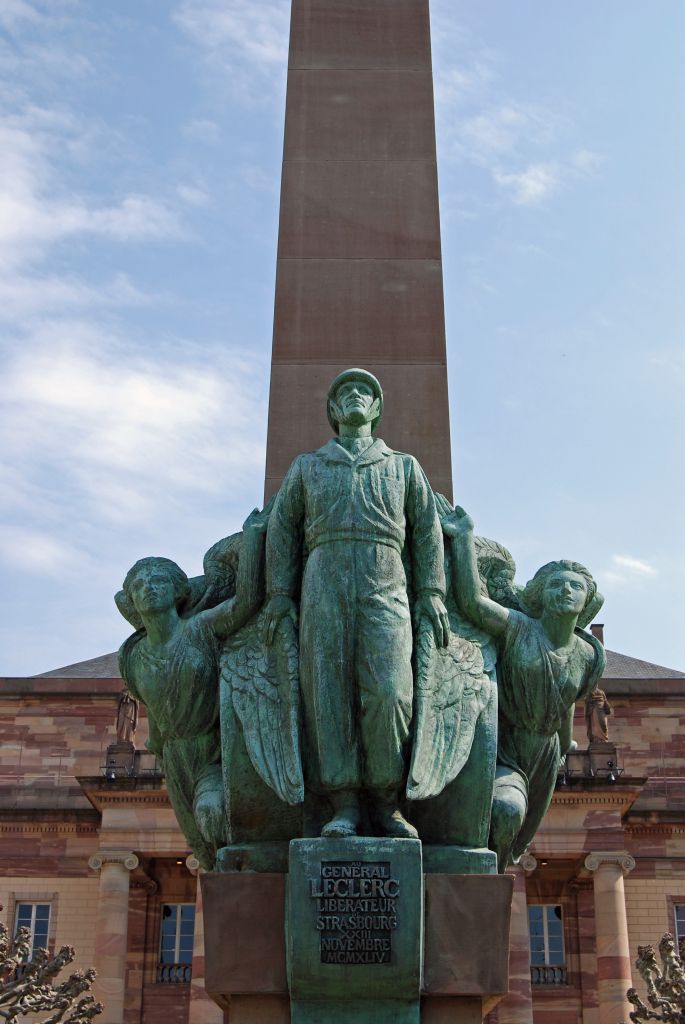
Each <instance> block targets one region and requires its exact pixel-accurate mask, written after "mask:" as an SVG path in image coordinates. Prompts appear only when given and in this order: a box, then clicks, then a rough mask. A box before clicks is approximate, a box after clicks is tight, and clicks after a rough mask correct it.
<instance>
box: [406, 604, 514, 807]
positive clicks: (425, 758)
mask: <svg viewBox="0 0 685 1024" xmlns="http://www.w3.org/2000/svg"><path fill="white" fill-rule="evenodd" d="M450 627H451V629H450V642H449V645H448V646H447V647H446V648H438V647H437V645H436V643H435V636H434V634H433V630H432V628H431V627H430V626H428V625H427V624H422V625H421V627H420V628H419V631H418V635H417V638H416V649H415V661H416V688H415V693H416V707H415V715H416V717H415V723H416V724H415V734H414V746H413V750H412V759H411V766H410V769H409V778H408V781H407V797H408V798H409V799H410V800H427V799H428V798H429V797H432V796H438V794H439V793H441V792H442V791H443V789H444V788H445V786H447V785H449V783H450V782H452V781H453V780H454V779H455V778H456V777H457V775H458V774H459V772H460V771H461V770H462V768H463V767H464V765H465V764H466V761H467V760H468V757H469V754H470V752H471V746H472V744H473V736H474V732H475V729H476V723H477V721H478V718H479V716H480V714H481V712H482V711H483V710H484V708H485V707H486V706H487V704H488V702H489V700H490V698H491V692H492V691H491V687H492V683H491V680H490V677H489V675H488V673H487V671H486V667H485V662H484V659H483V653H484V652H483V651H482V650H481V647H480V645H479V643H478V642H477V641H476V640H475V639H466V637H464V636H460V635H458V624H457V623H456V622H455V621H454V617H453V615H450ZM485 653H486V657H487V658H488V661H491V660H492V659H491V658H490V656H489V655H490V652H489V651H488V650H486V652H485ZM493 669H494V664H493Z"/></svg>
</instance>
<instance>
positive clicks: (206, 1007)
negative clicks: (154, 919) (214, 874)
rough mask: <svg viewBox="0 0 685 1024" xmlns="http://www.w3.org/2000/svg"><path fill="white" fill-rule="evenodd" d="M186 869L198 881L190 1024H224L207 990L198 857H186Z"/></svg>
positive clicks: (200, 869) (221, 1013)
mask: <svg viewBox="0 0 685 1024" xmlns="http://www.w3.org/2000/svg"><path fill="white" fill-rule="evenodd" d="M186 867H187V868H188V871H190V873H191V875H194V876H195V878H196V879H197V888H196V890H195V932H194V935H193V971H192V977H191V981H190V1013H189V1014H188V1024H222V1022H223V1019H224V1012H223V1010H222V1009H221V1008H220V1007H219V1006H217V1004H216V1003H215V1002H214V1000H213V999H210V997H209V996H208V995H207V992H206V990H205V928H204V918H203V915H202V886H201V885H200V874H201V873H202V871H203V868H201V867H200V862H199V860H198V859H197V857H193V855H192V854H191V855H190V856H189V857H186Z"/></svg>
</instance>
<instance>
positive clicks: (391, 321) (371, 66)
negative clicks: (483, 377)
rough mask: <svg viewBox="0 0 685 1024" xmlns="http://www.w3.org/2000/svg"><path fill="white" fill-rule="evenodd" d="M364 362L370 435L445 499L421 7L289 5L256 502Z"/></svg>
mask: <svg viewBox="0 0 685 1024" xmlns="http://www.w3.org/2000/svg"><path fill="white" fill-rule="evenodd" d="M348 366H363V367H365V368H366V369H368V370H371V372H372V373H374V374H375V375H376V376H377V377H378V378H379V379H380V381H381V382H382V385H383V388H384V391H385V413H384V417H383V423H382V429H381V430H380V431H379V433H380V436H382V437H383V439H384V440H385V441H386V442H387V443H388V444H389V445H390V446H391V447H392V448H394V449H396V450H399V451H406V452H411V453H412V454H413V455H415V456H416V457H417V458H418V460H419V462H420V463H421V465H422V466H423V468H424V469H425V471H426V473H427V475H428V477H429V479H430V482H431V484H432V486H433V488H434V490H438V491H441V492H443V493H445V494H447V495H448V496H451V491H452V477H451V460H450V430H449V409H448V398H447V366H446V354H445V325H444V310H443V284H442V262H441V249H440V218H439V209H438V180H437V167H436V153H435V117H434V107H433V75H432V65H431V48H430V25H429V13H428V0H293V3H292V20H291V30H290V55H289V64H288V92H287V103H286V121H285V143H284V156H283V175H282V185H281V210H280V229H279V239H278V267H277V277H276V303H275V317H274V337H273V352H272V366H271V394H270V402H269V428H268V441H267V459H266V486H265V493H266V497H269V496H270V495H271V494H273V493H274V492H275V491H276V489H277V488H278V486H279V484H280V482H281V480H282V478H283V475H284V474H285V472H286V470H287V468H288V466H289V465H290V462H291V461H292V459H293V458H294V457H295V456H296V455H298V454H299V453H300V452H303V451H311V450H313V449H315V448H318V447H319V446H320V445H321V444H323V443H324V442H325V441H326V440H327V439H328V438H329V437H330V428H329V426H328V423H327V421H326V417H325V408H326V402H325V396H326V392H327V389H328V385H329V384H330V382H331V380H332V379H333V378H334V377H335V375H336V374H337V373H338V372H339V371H340V370H342V369H345V368H346V367H348Z"/></svg>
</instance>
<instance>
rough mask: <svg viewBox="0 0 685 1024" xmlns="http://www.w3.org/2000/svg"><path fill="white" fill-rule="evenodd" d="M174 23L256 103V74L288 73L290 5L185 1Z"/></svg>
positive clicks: (263, 0) (269, 0) (284, 1)
mask: <svg viewBox="0 0 685 1024" xmlns="http://www.w3.org/2000/svg"><path fill="white" fill-rule="evenodd" d="M173 17H174V21H175V22H176V24H177V25H178V26H179V28H181V29H182V30H183V32H185V33H186V34H187V35H188V36H189V38H191V39H192V40H193V42H195V43H196V44H197V45H199V46H200V47H201V48H202V50H203V51H204V53H205V56H206V58H207V60H208V61H210V63H211V65H212V68H213V69H214V70H215V71H219V72H220V73H221V74H223V75H225V76H228V77H229V78H231V79H232V80H234V81H235V82H238V83H239V84H240V85H241V86H242V87H243V88H244V89H245V91H246V92H250V93H252V95H253V97H254V95H255V94H254V88H255V85H256V83H255V81H254V73H255V71H258V72H261V73H262V75H267V76H271V75H273V74H278V75H279V77H280V76H282V74H283V73H284V70H285V65H286V58H287V51H288V29H289V21H290V2H289V0H259V3H254V0H182V2H181V3H180V4H179V5H178V7H177V8H176V10H175V12H174V15H173ZM245 65H248V68H246V67H245ZM246 70H248V71H249V74H246Z"/></svg>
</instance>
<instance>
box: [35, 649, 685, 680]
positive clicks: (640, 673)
mask: <svg viewBox="0 0 685 1024" xmlns="http://www.w3.org/2000/svg"><path fill="white" fill-rule="evenodd" d="M606 653H607V667H606V671H605V672H604V675H603V677H602V678H603V679H685V672H679V671H678V670H677V669H674V668H664V667H663V666H662V665H653V664H652V662H650V661H641V660H640V659H639V658H631V657H630V655H628V654H619V653H618V651H609V650H607V652H606ZM34 678H38V679H45V678H58V679H120V678H121V675H120V673H119V663H118V658H117V652H116V651H113V652H112V654H102V655H101V656H100V657H99V658H91V659H90V660H89V661H79V662H77V663H76V664H75V665H65V666H64V667H63V668H54V669H52V671H51V672H40V673H39V674H38V675H37V676H35V677H34Z"/></svg>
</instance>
